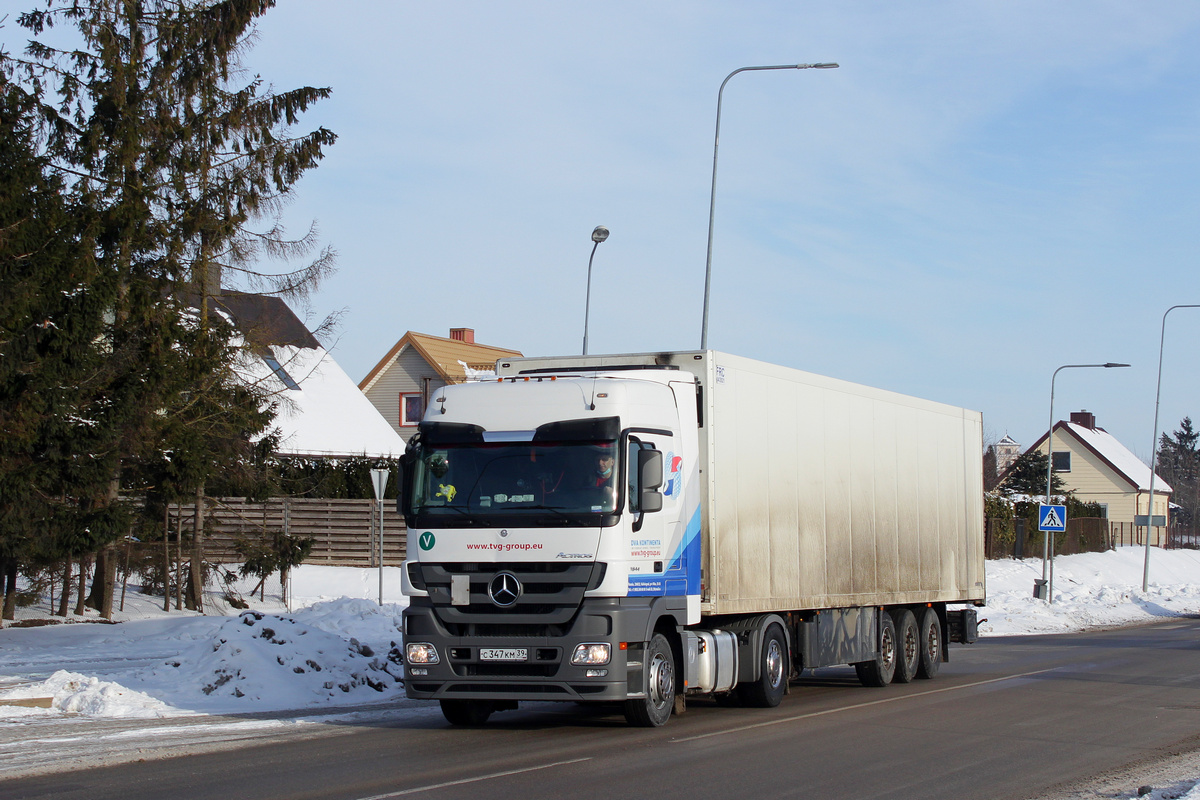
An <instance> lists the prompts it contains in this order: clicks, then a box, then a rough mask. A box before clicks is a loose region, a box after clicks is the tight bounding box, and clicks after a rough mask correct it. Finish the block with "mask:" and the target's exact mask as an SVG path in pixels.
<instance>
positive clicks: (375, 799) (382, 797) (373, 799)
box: [358, 756, 592, 800]
mask: <svg viewBox="0 0 1200 800" xmlns="http://www.w3.org/2000/svg"><path fill="white" fill-rule="evenodd" d="M591 760H592V758H591V756H589V757H587V758H573V759H571V760H570V761H555V762H554V763H553V764H541V765H539V766H536V767H525V768H524V769H510V770H505V771H504V772H493V773H492V774H491V775H480V776H479V777H477V778H463V779H462V780H457V781H447V782H446V783H433V784H430V785H429V786H417V787H415V788H412V789H404V790H402V791H399V792H388V793H387V794H373V795H371V796H370V797H360V798H358V800H387V798H389V797H403V796H404V795H406V794H416V793H417V792H429V791H432V790H434V789H445V788H446V787H447V786H461V785H462V784H464V783H478V782H479V781H489V780H491V779H492V778H505V777H508V776H509V775H520V774H521V773H523V772H537V771H538V770H540V769H550V768H551V767H562V766H566V765H567V764H578V763H579V762H581V761H591Z"/></svg>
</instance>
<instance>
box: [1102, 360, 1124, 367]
mask: <svg viewBox="0 0 1200 800" xmlns="http://www.w3.org/2000/svg"><path fill="white" fill-rule="evenodd" d="M1128 366H1129V365H1128V364H1114V363H1113V362H1111V361H1109V362H1108V363H1107V364H1105V365H1104V368H1105V369H1112V368H1113V367H1128Z"/></svg>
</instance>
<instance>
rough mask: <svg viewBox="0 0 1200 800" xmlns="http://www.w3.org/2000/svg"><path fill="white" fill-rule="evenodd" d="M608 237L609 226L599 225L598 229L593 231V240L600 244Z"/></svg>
mask: <svg viewBox="0 0 1200 800" xmlns="http://www.w3.org/2000/svg"><path fill="white" fill-rule="evenodd" d="M607 238H608V228H606V227H604V226H603V225H597V226H596V229H595V230H594V231H592V241H593V242H595V243H596V244H600V243H601V242H603V241H604V240H605V239H607Z"/></svg>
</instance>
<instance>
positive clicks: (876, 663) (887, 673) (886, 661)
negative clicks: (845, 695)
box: [854, 614, 896, 686]
mask: <svg viewBox="0 0 1200 800" xmlns="http://www.w3.org/2000/svg"><path fill="white" fill-rule="evenodd" d="M854 671H855V672H857V673H858V679H859V680H860V681H862V685H863V686H887V685H888V684H889V683H891V682H892V676H893V675H894V674H896V626H895V624H894V623H893V622H892V615H891V614H880V615H879V655H877V656H875V658H873V659H871V660H870V661H859V662H858V663H857V664H855V665H854Z"/></svg>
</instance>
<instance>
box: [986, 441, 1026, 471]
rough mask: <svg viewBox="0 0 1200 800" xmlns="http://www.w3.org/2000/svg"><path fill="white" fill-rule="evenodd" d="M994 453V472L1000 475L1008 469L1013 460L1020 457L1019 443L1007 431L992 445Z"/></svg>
mask: <svg viewBox="0 0 1200 800" xmlns="http://www.w3.org/2000/svg"><path fill="white" fill-rule="evenodd" d="M993 451H994V452H995V453H996V474H998V475H1002V474H1004V473H1005V472H1007V471H1008V468H1009V467H1011V466H1012V465H1013V462H1014V461H1016V460H1017V459H1018V458H1020V457H1021V445H1019V444H1017V442H1016V440H1014V439H1013V438H1012V437H1011V436H1009V435H1008V434H1007V433H1006V434H1004V438H1003V439H1001V440H1000V441H998V442H996V444H995V445H994V446H993Z"/></svg>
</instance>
